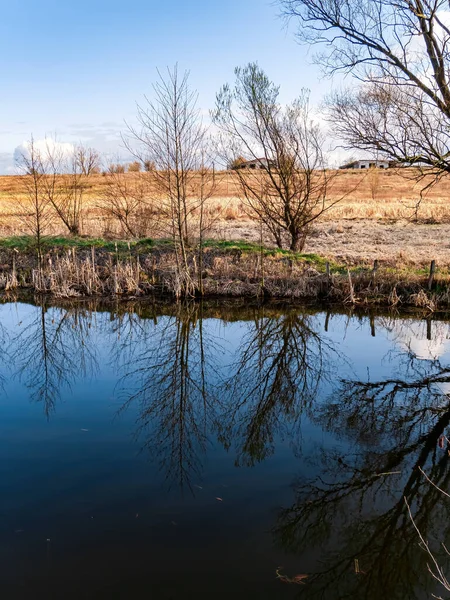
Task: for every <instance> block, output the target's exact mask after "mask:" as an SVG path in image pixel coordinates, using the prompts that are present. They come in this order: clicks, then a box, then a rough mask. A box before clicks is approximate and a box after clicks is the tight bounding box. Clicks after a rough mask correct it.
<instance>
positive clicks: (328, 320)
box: [325, 311, 331, 333]
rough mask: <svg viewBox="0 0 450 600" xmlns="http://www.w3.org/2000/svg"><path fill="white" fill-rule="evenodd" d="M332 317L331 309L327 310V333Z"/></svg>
mask: <svg viewBox="0 0 450 600" xmlns="http://www.w3.org/2000/svg"><path fill="white" fill-rule="evenodd" d="M330 317H331V313H330V311H327V316H326V317H325V331H326V333H328V328H329V326H330Z"/></svg>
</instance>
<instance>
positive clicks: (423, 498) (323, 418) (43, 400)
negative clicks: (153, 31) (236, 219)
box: [0, 304, 450, 600]
mask: <svg viewBox="0 0 450 600" xmlns="http://www.w3.org/2000/svg"><path fill="white" fill-rule="evenodd" d="M0 323H1V326H0V347H1V352H0V377H1V379H0V390H1V392H0V394H1V395H0V398H1V400H0V598H1V599H2V600H3V599H5V600H9V599H16V598H17V599H22V598H23V599H28V598H30V599H35V598H39V599H40V598H57V599H60V598H61V599H66V598H69V599H72V598H73V599H84V598H89V599H91V598H95V599H97V598H100V599H114V598H120V599H129V598H130V599H134V598H137V599H140V598H146V599H181V598H183V599H184V598H195V599H203V598H205V599H207V598H208V599H209V598H214V599H216V598H224V599H225V598H226V599H229V598H245V599H247V598H255V599H256V598H257V599H266V598H273V599H278V598H279V599H291V598H297V597H300V598H307V599H309V598H311V599H312V598H325V599H330V600H338V599H344V598H355V599H366V598H367V599H372V598H373V599H379V598H386V599H389V600H392V599H396V598H398V599H406V598H408V599H409V598H430V597H432V594H433V593H434V594H436V595H438V596H439V595H441V596H442V597H443V598H445V597H446V594H447V592H446V591H445V589H444V588H442V587H441V586H440V585H439V584H438V583H437V582H436V581H435V580H434V579H433V577H432V576H431V574H430V573H429V572H428V570H427V563H430V558H429V556H428V555H427V553H426V552H425V550H424V549H423V548H421V547H420V545H419V544H420V540H419V536H418V533H417V531H416V529H415V527H414V523H415V524H416V526H417V528H418V529H419V530H420V532H421V533H422V535H423V537H424V538H425V539H426V540H428V541H429V543H430V549H431V550H432V551H433V553H434V554H435V556H436V558H437V560H438V562H439V564H440V565H441V566H442V568H443V571H444V572H445V573H447V574H450V561H449V560H448V557H447V555H446V553H445V551H444V550H443V548H442V546H441V543H442V542H444V543H447V544H448V545H450V519H449V516H450V515H449V508H450V500H449V499H448V498H446V497H445V496H444V495H443V494H442V493H441V492H440V491H439V490H438V489H437V488H436V487H434V486H433V485H431V484H430V483H429V482H428V481H427V480H426V478H425V476H424V475H423V473H422V472H421V471H420V469H422V470H423V471H424V473H426V474H427V475H428V476H429V477H430V479H431V480H432V481H433V482H434V483H435V484H436V485H437V486H439V487H440V488H442V489H443V490H445V491H447V492H448V491H450V486H449V479H450V469H449V460H450V458H449V452H448V449H447V442H446V441H443V438H442V437H441V436H442V435H449V437H450V398H449V396H448V393H449V392H450V363H449V359H450V353H449V351H450V341H449V334H450V328H449V325H448V324H447V323H445V322H439V321H433V322H431V321H429V322H427V321H414V320H411V319H408V318H394V317H376V318H369V317H360V318H357V317H353V318H350V317H348V316H346V315H338V314H331V315H330V314H328V315H326V314H324V313H316V314H313V313H311V312H309V313H308V312H304V311H302V310H300V309H292V308H291V309H285V310H282V309H277V308H275V307H265V308H255V307H251V306H247V307H245V306H244V307H242V306H241V307H223V308H219V307H218V306H216V307H213V306H208V307H205V306H203V307H202V306H199V305H186V306H179V307H159V308H156V307H143V306H141V307H137V308H136V309H135V311H133V310H129V311H125V310H123V309H122V310H121V311H120V312H119V311H97V312H91V311H90V310H88V308H87V307H80V306H78V307H75V308H65V309H63V308H52V307H46V306H31V305H25V304H5V305H2V306H0ZM428 338H429V339H428ZM404 498H406V499H407V502H408V503H409V505H410V507H411V511H412V515H413V518H414V523H413V521H412V519H411V518H410V516H409V514H408V509H407V506H406V504H405V500H404ZM277 572H278V575H279V577H277ZM297 575H307V577H301V578H299V579H300V581H299V582H298V583H289V582H288V581H286V580H283V578H289V579H290V580H292V579H294V577H295V576H297Z"/></svg>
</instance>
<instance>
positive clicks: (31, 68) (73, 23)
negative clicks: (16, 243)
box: [0, 0, 330, 172]
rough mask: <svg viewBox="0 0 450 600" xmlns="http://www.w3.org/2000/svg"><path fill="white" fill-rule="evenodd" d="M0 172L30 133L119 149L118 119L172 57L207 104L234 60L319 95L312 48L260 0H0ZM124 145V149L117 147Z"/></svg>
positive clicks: (289, 94) (285, 94)
mask: <svg viewBox="0 0 450 600" xmlns="http://www.w3.org/2000/svg"><path fill="white" fill-rule="evenodd" d="M0 6H1V18H0V52H1V55H2V56H3V57H4V60H3V64H2V74H1V81H2V92H1V95H0V172H6V171H7V170H8V168H9V169H10V168H11V167H12V164H13V163H12V156H13V152H14V149H15V148H16V147H17V146H18V145H19V144H21V143H22V142H23V141H24V140H27V139H28V138H29V137H30V135H31V134H33V135H34V137H35V138H36V139H40V138H43V137H44V136H45V135H46V134H47V135H49V134H56V135H57V137H58V139H59V140H60V141H63V142H65V141H84V142H87V143H89V144H91V145H93V146H95V147H97V148H98V149H99V150H101V151H102V152H108V153H116V152H119V153H120V151H121V149H120V137H119V133H120V131H121V130H123V129H124V119H126V120H128V121H132V120H133V117H134V115H135V103H136V101H139V100H141V99H142V96H143V95H144V94H151V85H152V82H153V81H154V80H155V79H156V76H157V74H156V68H160V69H164V68H165V67H166V66H170V67H171V66H173V65H174V64H175V63H176V62H178V64H179V67H180V69H181V70H185V69H188V70H190V72H191V77H190V82H191V86H192V87H194V88H196V89H197V90H198V92H199V105H200V106H201V107H202V108H204V109H206V110H207V109H209V108H211V107H212V106H213V105H214V97H215V94H216V92H217V90H218V89H219V87H220V86H221V85H222V84H223V83H225V82H227V81H229V82H232V81H233V69H234V67H235V66H238V65H245V64H246V63H248V62H249V61H255V60H257V61H258V62H259V64H260V65H261V66H262V67H263V68H264V69H265V70H266V71H267V73H268V75H269V76H270V77H271V78H272V79H273V80H274V81H275V82H276V83H279V84H280V85H281V99H282V101H288V100H290V99H292V98H293V97H295V96H296V95H298V93H299V91H300V89H301V88H302V87H309V88H310V89H311V90H312V99H313V101H314V102H316V103H318V102H319V101H320V99H321V98H322V96H323V95H324V93H325V92H326V91H327V89H328V88H329V86H330V82H329V81H327V80H324V81H320V72H319V70H318V68H317V67H315V66H313V65H312V64H311V63H312V60H311V59H312V56H311V54H312V53H311V51H310V50H309V49H308V48H305V47H302V46H300V45H299V44H298V43H297V42H296V40H295V36H294V29H295V28H294V26H291V27H290V28H289V29H286V28H285V26H284V23H283V21H282V20H281V19H280V18H279V16H278V13H279V8H278V7H277V6H276V5H275V4H274V3H273V2H271V1H267V0H239V1H238V0H227V2H216V1H214V0H191V1H187V0H171V1H169V2H163V1H162V2H161V1H158V2H157V1H154V0H131V1H130V2H123V1H121V2H118V1H117V0H107V1H106V0H90V1H88V0H77V1H75V0H58V1H56V0H20V1H19V0H17V1H16V2H14V3H11V2H10V1H9V0H0ZM122 152H123V150H122Z"/></svg>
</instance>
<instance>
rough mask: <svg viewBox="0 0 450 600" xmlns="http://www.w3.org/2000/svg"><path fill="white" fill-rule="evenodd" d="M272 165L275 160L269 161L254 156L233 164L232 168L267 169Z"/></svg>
mask: <svg viewBox="0 0 450 600" xmlns="http://www.w3.org/2000/svg"><path fill="white" fill-rule="evenodd" d="M273 165H275V162H274V161H270V160H268V159H267V158H254V159H253V160H246V161H245V162H241V163H239V164H238V165H235V166H234V167H233V169H235V170H236V169H268V168H269V167H270V166H273Z"/></svg>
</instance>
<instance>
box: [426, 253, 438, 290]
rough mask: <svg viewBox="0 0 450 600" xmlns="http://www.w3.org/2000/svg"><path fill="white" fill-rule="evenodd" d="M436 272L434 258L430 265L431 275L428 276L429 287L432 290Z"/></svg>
mask: <svg viewBox="0 0 450 600" xmlns="http://www.w3.org/2000/svg"><path fill="white" fill-rule="evenodd" d="M435 273H436V261H435V260H432V261H431V266H430V276H429V278H428V289H429V290H431V288H432V287H433V282H434V275H435Z"/></svg>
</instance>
